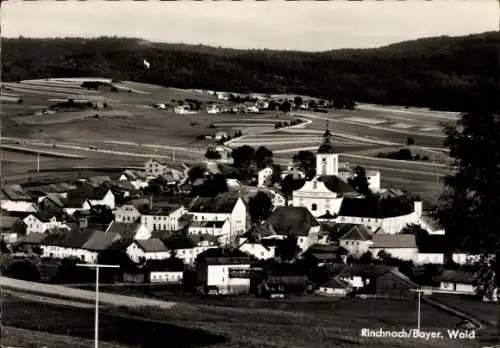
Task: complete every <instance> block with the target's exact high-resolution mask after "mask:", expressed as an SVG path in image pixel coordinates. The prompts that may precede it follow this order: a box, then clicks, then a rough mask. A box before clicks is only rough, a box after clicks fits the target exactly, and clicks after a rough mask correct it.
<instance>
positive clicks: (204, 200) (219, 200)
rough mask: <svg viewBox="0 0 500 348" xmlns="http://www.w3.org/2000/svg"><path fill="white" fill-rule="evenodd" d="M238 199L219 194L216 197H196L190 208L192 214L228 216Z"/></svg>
mask: <svg viewBox="0 0 500 348" xmlns="http://www.w3.org/2000/svg"><path fill="white" fill-rule="evenodd" d="M238 199H239V197H238V196H234V195H226V194H221V195H218V196H217V197H198V198H197V199H196V200H195V201H194V203H193V205H192V206H191V208H190V209H189V211H190V212H192V213H221V214H229V213H231V212H232V211H233V208H234V206H235V205H236V203H237V202H238Z"/></svg>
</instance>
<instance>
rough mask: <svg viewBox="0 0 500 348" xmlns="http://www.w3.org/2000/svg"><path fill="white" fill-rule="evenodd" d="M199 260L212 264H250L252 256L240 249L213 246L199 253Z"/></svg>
mask: <svg viewBox="0 0 500 348" xmlns="http://www.w3.org/2000/svg"><path fill="white" fill-rule="evenodd" d="M196 260H197V262H205V263H207V264H212V265H218V264H220V265H225V264H250V257H249V256H248V255H247V254H245V253H244V252H242V251H241V250H239V249H223V248H211V249H207V250H205V251H204V252H202V253H200V254H198V257H197V259H196Z"/></svg>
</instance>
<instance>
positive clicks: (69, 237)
mask: <svg viewBox="0 0 500 348" xmlns="http://www.w3.org/2000/svg"><path fill="white" fill-rule="evenodd" d="M93 233H94V231H93V230H89V229H83V230H70V231H66V234H65V235H64V238H62V239H61V240H60V242H59V244H56V245H59V246H61V247H66V248H82V247H83V246H84V244H85V243H86V242H87V241H88V240H89V239H90V237H91V236H92V234H93Z"/></svg>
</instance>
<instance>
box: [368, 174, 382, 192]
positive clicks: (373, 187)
mask: <svg viewBox="0 0 500 348" xmlns="http://www.w3.org/2000/svg"><path fill="white" fill-rule="evenodd" d="M366 181H368V189H369V190H370V191H372V192H374V193H377V192H379V191H380V171H378V170H367V171H366Z"/></svg>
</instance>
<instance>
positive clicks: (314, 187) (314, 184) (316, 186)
mask: <svg viewBox="0 0 500 348" xmlns="http://www.w3.org/2000/svg"><path fill="white" fill-rule="evenodd" d="M317 188H318V182H317V181H313V189H314V190H316V189H317Z"/></svg>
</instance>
